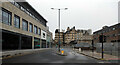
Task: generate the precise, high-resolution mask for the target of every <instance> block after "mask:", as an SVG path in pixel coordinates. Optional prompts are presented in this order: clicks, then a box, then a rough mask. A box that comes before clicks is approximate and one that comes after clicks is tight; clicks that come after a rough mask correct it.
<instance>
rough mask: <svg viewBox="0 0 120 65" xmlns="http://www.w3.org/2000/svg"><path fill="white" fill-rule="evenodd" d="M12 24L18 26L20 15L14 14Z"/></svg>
mask: <svg viewBox="0 0 120 65" xmlns="http://www.w3.org/2000/svg"><path fill="white" fill-rule="evenodd" d="M14 26H15V27H16V28H20V17H19V16H16V15H15V16H14Z"/></svg>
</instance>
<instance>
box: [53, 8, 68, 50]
mask: <svg viewBox="0 0 120 65" xmlns="http://www.w3.org/2000/svg"><path fill="white" fill-rule="evenodd" d="M51 9H52V10H58V22H59V24H58V25H59V47H58V51H59V52H60V10H67V9H68V8H51Z"/></svg>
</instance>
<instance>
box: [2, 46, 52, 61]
mask: <svg viewBox="0 0 120 65" xmlns="http://www.w3.org/2000/svg"><path fill="white" fill-rule="evenodd" d="M47 49H50V48H40V49H24V50H8V51H7V50H6V51H2V52H0V59H6V58H10V57H14V56H20V55H26V54H31V53H36V52H38V51H42V50H47Z"/></svg>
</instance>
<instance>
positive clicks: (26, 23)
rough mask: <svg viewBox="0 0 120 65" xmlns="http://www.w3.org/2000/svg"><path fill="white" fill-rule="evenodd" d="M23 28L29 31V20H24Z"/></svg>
mask: <svg viewBox="0 0 120 65" xmlns="http://www.w3.org/2000/svg"><path fill="white" fill-rule="evenodd" d="M22 29H23V30H25V31H28V22H27V21H26V20H22Z"/></svg>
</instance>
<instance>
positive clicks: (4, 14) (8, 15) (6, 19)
mask: <svg viewBox="0 0 120 65" xmlns="http://www.w3.org/2000/svg"><path fill="white" fill-rule="evenodd" d="M11 16H12V15H11V12H9V11H7V10H5V9H2V22H3V23H5V24H7V25H11V20H12V18H11Z"/></svg>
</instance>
